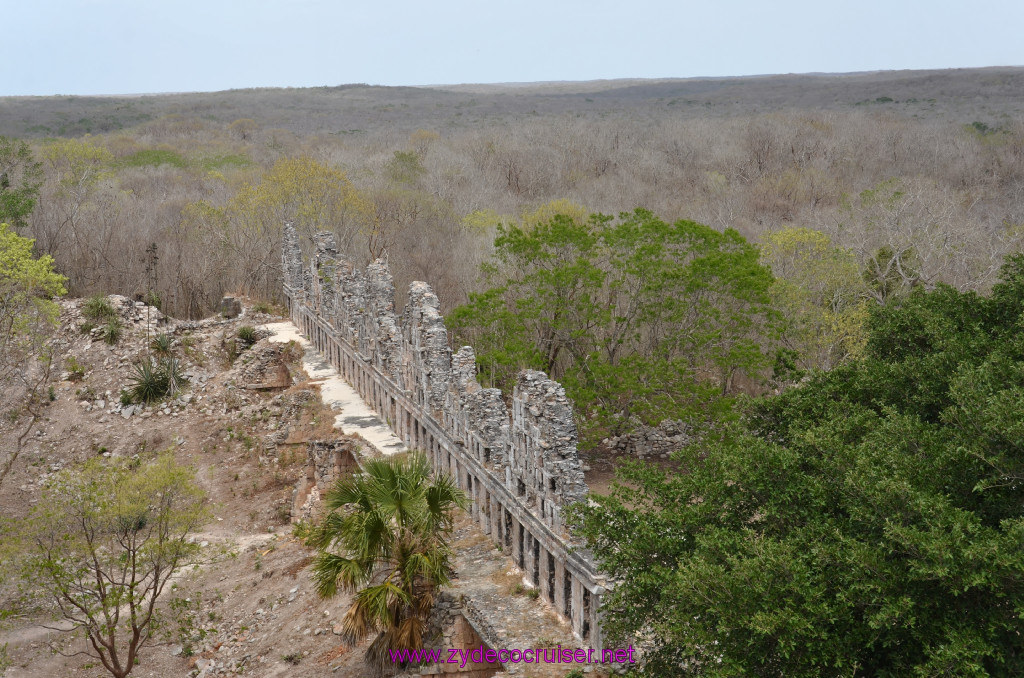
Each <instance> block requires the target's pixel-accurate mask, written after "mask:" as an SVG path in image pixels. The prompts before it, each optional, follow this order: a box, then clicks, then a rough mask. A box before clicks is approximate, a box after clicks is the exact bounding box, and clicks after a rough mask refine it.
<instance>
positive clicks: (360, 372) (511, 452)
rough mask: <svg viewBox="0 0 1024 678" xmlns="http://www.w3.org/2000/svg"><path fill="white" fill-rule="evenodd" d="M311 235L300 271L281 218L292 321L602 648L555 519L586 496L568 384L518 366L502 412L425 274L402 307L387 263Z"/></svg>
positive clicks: (587, 562)
mask: <svg viewBox="0 0 1024 678" xmlns="http://www.w3.org/2000/svg"><path fill="white" fill-rule="evenodd" d="M313 244H314V253H313V255H312V257H311V266H310V267H309V268H308V269H307V268H305V267H304V265H303V263H302V253H301V248H300V243H299V239H298V235H297V233H296V231H295V229H294V228H293V227H292V226H291V225H290V224H287V225H286V226H285V233H284V243H283V252H282V265H283V268H284V292H285V296H286V297H287V299H288V308H289V311H290V313H291V317H292V320H293V321H294V322H295V324H296V325H297V326H298V327H299V329H300V330H301V331H302V332H303V334H305V335H306V336H307V337H309V339H310V341H311V342H312V343H313V346H314V348H315V349H316V350H317V351H319V352H321V353H322V354H323V355H324V356H325V357H326V358H327V359H328V360H329V361H330V362H331V364H333V365H334V366H335V367H336V368H337V369H338V370H339V372H340V373H341V374H342V376H344V377H345V379H346V380H347V381H348V382H349V383H350V384H351V385H352V386H353V388H355V390H356V391H357V392H358V393H359V394H360V396H361V397H362V398H363V399H364V400H365V401H366V402H367V403H368V404H369V405H370V406H371V407H373V408H374V409H375V410H376V411H377V412H378V414H379V415H380V416H381V418H382V419H384V420H385V421H386V422H388V425H389V426H390V427H391V429H392V430H393V431H394V432H395V433H396V434H397V435H398V436H399V437H400V438H402V439H403V440H404V442H405V443H406V445H407V446H409V447H410V448H414V449H421V450H423V451H424V452H425V453H426V454H427V455H428V457H429V458H430V460H431V462H432V463H433V466H434V468H435V470H436V471H437V472H448V473H450V474H451V475H452V477H453V478H455V479H456V480H457V482H458V484H459V487H460V488H462V489H463V490H464V491H465V492H466V494H467V495H468V496H469V499H470V501H471V506H470V509H469V510H470V514H471V515H472V517H473V519H474V520H475V521H477V522H478V523H479V525H480V527H481V528H482V529H483V530H484V532H485V533H487V534H489V535H490V536H491V538H492V539H493V540H494V541H495V542H496V543H497V544H498V545H499V546H501V547H502V548H503V549H506V550H507V552H508V553H509V554H510V555H511V557H512V559H513V561H514V562H515V563H516V564H517V565H518V566H519V567H520V568H522V570H523V571H524V573H525V579H526V581H527V583H529V584H531V585H533V586H536V587H537V588H538V589H540V593H541V595H542V598H543V599H544V600H545V601H547V602H548V603H549V604H551V605H552V606H553V607H554V609H555V611H556V612H558V614H560V615H562V616H563V617H565V618H566V619H568V620H569V621H570V622H571V623H572V627H573V631H574V633H575V634H576V635H577V636H578V637H579V638H580V639H581V640H583V641H584V642H585V643H589V644H590V645H593V646H595V647H600V643H601V639H600V627H599V624H598V609H599V607H600V599H601V595H602V594H603V593H604V591H605V588H604V587H605V581H604V579H603V577H602V576H601V575H600V573H599V572H598V571H597V570H596V568H595V566H594V563H593V560H592V558H591V556H590V555H589V554H588V553H587V552H586V551H584V550H583V549H581V548H579V545H578V544H573V543H571V542H570V540H569V535H568V532H567V531H566V529H565V525H564V522H563V513H562V511H563V509H564V507H565V506H567V505H569V504H572V503H574V502H578V501H584V500H585V498H586V495H587V486H586V483H585V482H584V479H583V470H582V468H581V465H580V460H579V457H578V455H577V449H576V447H577V443H578V436H577V432H576V425H575V422H574V419H573V412H572V405H571V403H570V402H569V400H568V398H567V397H566V395H565V389H564V388H563V387H562V386H561V385H560V384H559V383H557V382H555V381H553V380H551V379H549V378H548V377H547V375H545V374H544V373H542V372H535V371H527V372H523V373H522V374H521V375H520V376H519V380H518V382H517V384H516V387H515V389H514V392H513V394H512V399H511V403H512V408H511V409H512V411H511V412H509V410H508V408H507V407H506V406H505V400H504V398H503V396H502V394H501V392H500V391H498V390H497V389H485V388H482V387H481V385H480V384H479V383H478V382H477V380H476V360H475V356H474V353H473V349H472V348H471V347H468V346H466V347H463V348H461V349H460V350H459V351H458V352H456V353H455V354H454V355H453V354H452V351H451V348H450V346H449V343H448V331H447V329H446V328H445V324H444V318H443V317H442V316H441V313H440V310H439V308H440V304H439V303H438V300H437V296H436V295H435V294H434V292H433V290H431V289H430V286H429V285H428V284H427V283H424V282H413V283H412V284H411V285H410V286H409V301H408V304H407V305H406V307H405V309H404V310H403V312H402V313H401V315H400V316H399V315H397V314H396V312H395V301H394V300H395V293H394V284H393V280H392V277H391V273H390V271H389V270H388V267H387V264H386V263H385V262H384V261H381V260H377V261H375V262H373V263H371V264H370V265H369V266H367V267H366V269H365V271H360V270H359V269H357V268H356V267H355V266H353V265H352V264H351V263H350V262H348V261H345V260H344V259H341V258H339V257H338V253H337V250H336V245H335V242H334V237H333V236H332V235H331V234H329V233H320V234H317V235H316V236H315V237H314V239H313ZM311 480H312V479H311ZM314 484H315V483H314Z"/></svg>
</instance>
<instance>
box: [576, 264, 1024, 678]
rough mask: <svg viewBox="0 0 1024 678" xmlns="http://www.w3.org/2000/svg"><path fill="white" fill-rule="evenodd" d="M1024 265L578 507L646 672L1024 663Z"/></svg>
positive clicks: (879, 319)
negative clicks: (638, 641) (681, 469)
mask: <svg viewBox="0 0 1024 678" xmlns="http://www.w3.org/2000/svg"><path fill="white" fill-rule="evenodd" d="M1022 328H1024V255H1016V256H1014V257H1012V258H1010V259H1009V260H1008V261H1007V262H1006V264H1005V265H1004V267H1003V270H1002V282H1001V283H1000V284H998V285H996V286H995V288H994V289H993V291H992V294H991V295H990V296H987V297H982V296H979V295H977V294H974V293H970V292H968V293H962V292H958V291H956V290H954V289H952V288H949V287H945V286H940V287H938V288H937V289H935V290H933V291H930V292H925V291H923V290H920V289H918V290H915V291H913V292H912V293H910V294H909V295H908V296H907V297H905V298H904V299H902V300H900V301H899V302H897V303H892V304H891V305H890V306H887V307H877V308H874V309H872V312H871V314H870V317H869V320H868V339H867V344H866V348H865V354H864V356H863V357H862V358H860V359H857V360H854V361H850V362H848V363H846V364H844V365H842V366H840V367H839V368H837V369H835V370H832V371H831V372H827V373H818V374H817V375H816V376H814V377H812V378H811V380H810V381H809V382H808V383H806V384H804V385H802V386H800V387H796V388H792V389H790V390H788V391H786V392H785V393H783V394H782V395H780V396H776V397H770V398H765V399H761V400H758V401H755V402H754V403H753V404H752V405H751V406H750V407H749V410H748V415H747V416H746V418H745V419H744V420H743V421H742V422H741V423H738V424H736V425H733V426H731V427H729V428H728V429H726V430H720V431H719V432H718V434H717V435H716V436H714V437H708V438H707V439H706V440H705V441H704V442H703V444H702V445H700V446H699V447H695V448H691V449H687V450H684V451H682V452H681V453H680V461H682V462H683V463H684V464H685V465H686V467H687V472H686V473H682V474H675V473H668V472H664V471H659V470H657V469H654V468H652V467H648V466H644V465H641V464H634V465H632V466H629V467H628V468H627V469H626V470H625V471H624V472H623V474H622V477H623V480H624V481H625V482H626V483H628V484H629V485H630V487H628V488H627V487H625V486H624V487H622V488H620V489H619V490H617V491H616V493H615V494H614V496H612V497H609V498H598V499H597V502H596V505H592V506H590V507H580V508H579V509H578V510H577V511H576V512H575V521H576V524H577V525H578V526H579V527H580V529H581V531H582V533H583V535H584V536H585V537H586V539H587V541H588V543H589V544H590V546H592V547H593V548H594V549H595V551H596V553H597V555H598V557H599V558H600V560H601V563H602V567H603V568H604V569H605V571H607V572H608V573H609V574H610V575H612V576H613V577H614V578H615V579H616V580H618V582H619V583H618V585H617V586H616V587H615V589H614V590H613V591H612V592H611V594H610V595H609V596H608V597H607V599H606V608H605V611H606V620H607V621H606V624H607V628H606V631H607V632H608V633H609V634H610V635H611V638H610V641H609V642H610V643H612V644H614V643H615V642H617V640H622V641H623V642H625V639H626V638H634V637H635V636H634V635H633V634H635V633H639V634H640V637H642V638H644V639H645V642H646V643H647V644H648V652H647V654H646V658H647V661H648V662H649V663H648V665H647V668H646V674H647V675H652V676H653V675H659V676H660V675H680V674H684V675H707V676H739V675H752V676H851V675H873V676H939V675H950V676H951V675H971V676H988V675H993V676H1015V675H1021V674H1022V673H1024V640H1022V637H1021V634H1020V624H1021V619H1022V618H1024V548H1022V547H1021V544H1022V543H1024V517H1022V507H1024V424H1022V422H1024V338H1022V337H1024V333H1022V331H1021V330H1022Z"/></svg>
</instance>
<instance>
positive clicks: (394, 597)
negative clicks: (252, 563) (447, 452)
mask: <svg viewBox="0 0 1024 678" xmlns="http://www.w3.org/2000/svg"><path fill="white" fill-rule="evenodd" d="M456 507H461V508H465V507H466V497H465V495H464V494H463V493H462V491H461V490H459V489H458V487H457V486H456V484H455V482H454V481H453V480H452V479H451V478H450V477H449V476H447V475H443V476H439V477H436V478H433V479H432V478H431V476H430V465H429V462H428V461H427V459H426V457H424V456H423V455H422V454H419V453H416V454H413V455H411V456H408V457H403V458H400V459H396V458H390V459H374V460H370V461H368V462H367V463H366V466H365V473H361V474H357V475H353V476H349V477H344V478H341V479H339V480H338V482H337V484H336V485H335V486H334V487H333V488H332V489H331V491H330V492H328V493H327V496H326V508H327V510H328V511H329V513H327V515H326V516H325V517H324V518H323V520H322V521H321V522H320V523H319V524H318V525H316V526H315V527H313V528H312V529H311V532H310V534H309V535H308V537H307V540H306V541H307V544H308V545H310V546H312V547H314V548H316V549H317V550H318V551H319V555H318V556H317V558H316V560H315V561H314V563H313V579H314V581H315V582H316V590H317V593H318V594H319V595H320V596H321V597H323V598H330V597H333V596H334V595H336V594H337V592H338V590H339V589H344V590H348V591H354V592H355V600H354V602H353V603H352V606H351V607H350V608H349V610H348V612H347V613H346V614H345V616H344V618H343V619H342V622H341V623H342V626H343V629H344V633H343V637H344V638H345V639H346V640H348V641H349V642H353V643H354V642H357V641H359V640H360V639H362V638H364V637H365V636H366V635H367V634H369V633H371V632H374V631H376V632H377V637H376V638H375V639H374V640H373V642H372V643H371V644H370V647H369V648H368V649H367V652H366V661H367V664H368V665H369V666H370V667H371V668H372V669H373V670H374V671H375V672H377V673H383V672H384V671H385V670H386V669H387V668H388V667H389V666H392V663H391V661H390V656H389V654H388V649H401V648H409V649H418V648H421V647H423V629H424V624H425V622H426V619H427V617H428V616H429V614H430V610H431V608H432V607H433V605H434V600H435V595H436V594H437V591H438V589H440V588H441V587H443V586H446V585H447V584H448V582H449V581H450V578H451V574H452V564H451V561H452V557H453V556H452V550H451V546H450V545H449V541H448V539H449V535H450V532H451V528H452V511H453V510H454V509H455V508H456Z"/></svg>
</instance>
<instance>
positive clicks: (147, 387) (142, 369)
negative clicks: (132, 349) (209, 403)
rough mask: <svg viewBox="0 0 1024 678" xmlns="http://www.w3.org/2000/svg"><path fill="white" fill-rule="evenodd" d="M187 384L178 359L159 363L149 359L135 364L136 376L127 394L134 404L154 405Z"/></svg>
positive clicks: (168, 359)
mask: <svg viewBox="0 0 1024 678" xmlns="http://www.w3.org/2000/svg"><path fill="white" fill-rule="evenodd" d="M187 382H188V379H186V378H185V375H183V374H182V372H181V363H179V362H178V360H177V359H176V358H163V359H161V360H159V361H154V360H153V359H152V358H147V359H146V360H142V361H140V362H138V363H136V364H135V374H134V375H133V377H132V383H131V385H130V387H129V388H128V391H127V393H128V397H129V398H130V399H131V401H132V402H137V403H152V402H156V401H157V400H160V399H161V398H165V397H167V396H169V395H175V394H176V393H178V392H179V391H180V390H181V389H182V388H183V387H184V385H185V384H186V383H187Z"/></svg>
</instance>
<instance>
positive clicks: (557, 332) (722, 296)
mask: <svg viewBox="0 0 1024 678" xmlns="http://www.w3.org/2000/svg"><path fill="white" fill-rule="evenodd" d="M495 248H496V257H495V261H494V262H493V263H492V264H490V265H489V267H488V268H487V269H486V270H487V272H488V274H489V275H490V279H491V282H492V284H494V283H496V284H494V286H493V287H491V288H490V289H488V290H487V291H485V292H483V293H479V294H474V295H470V302H469V303H468V304H466V305H464V306H462V307H459V308H457V309H455V310H454V311H453V312H452V313H450V314H449V316H448V322H449V326H450V327H451V328H452V329H453V330H454V332H455V335H456V338H457V340H458V341H460V342H465V343H470V344H472V345H473V346H474V348H475V349H476V350H477V356H478V360H479V362H480V366H481V370H482V372H483V376H484V378H485V380H487V381H489V382H490V383H492V384H494V385H496V386H498V387H504V388H508V387H509V386H510V385H511V383H512V382H513V380H514V379H515V375H516V374H517V373H518V371H519V370H520V369H523V368H532V369H539V370H543V371H545V372H547V373H548V374H549V375H550V376H552V377H553V378H554V379H558V380H560V381H562V382H563V383H564V384H565V386H566V389H567V392H568V394H569V396H570V397H571V398H572V399H573V400H574V401H575V402H576V404H577V406H578V408H579V410H580V411H581V413H582V414H583V418H582V420H581V422H580V424H581V428H582V429H583V430H584V432H585V433H587V434H588V435H590V434H593V435H601V433H602V432H603V431H606V430H609V429H617V428H621V427H622V426H625V425H627V424H628V423H629V421H630V418H631V417H632V416H634V415H635V416H639V417H640V418H641V419H643V420H645V421H647V422H648V423H657V421H660V419H661V418H664V417H670V416H671V417H681V418H686V419H691V418H694V417H697V418H699V417H703V416H705V415H706V414H708V413H709V411H711V410H713V409H715V408H717V407H719V406H720V405H721V404H722V403H721V402H720V399H719V398H717V397H716V396H715V391H716V390H717V392H718V394H727V393H730V392H731V391H732V390H733V381H734V378H735V376H736V375H737V374H741V373H743V374H749V375H754V376H756V375H757V374H758V373H759V371H760V370H761V369H762V368H763V367H764V366H765V364H766V363H767V360H766V357H765V354H764V351H763V349H762V344H763V343H764V342H765V340H766V339H765V338H766V335H767V333H768V331H769V326H770V324H771V323H772V322H773V313H772V310H771V304H770V297H769V291H770V288H771V284H772V276H771V273H770V271H769V270H768V269H767V267H765V266H763V265H761V264H760V262H759V260H758V256H759V255H758V251H757V249H756V248H755V247H753V246H752V245H750V244H749V243H747V242H746V241H745V240H744V239H743V237H742V236H740V235H739V233H737V232H736V231H733V230H731V229H730V230H726V231H724V232H719V231H715V230H714V229H712V228H709V227H707V226H704V225H701V224H697V223H695V222H692V221H677V222H675V223H673V224H669V223H666V222H664V221H662V220H660V219H658V218H657V217H655V216H654V215H653V214H651V213H650V212H648V211H646V210H640V209H638V210H636V211H634V212H632V213H628V214H623V215H620V217H619V218H618V219H612V218H611V217H607V216H603V215H593V216H591V217H590V218H589V219H587V220H579V219H575V218H572V217H570V216H567V215H563V214H559V215H556V216H554V217H553V218H550V219H549V220H547V221H541V222H538V223H533V224H529V225H523V226H516V225H511V226H502V227H500V228H499V230H498V237H497V239H496V240H495Z"/></svg>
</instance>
